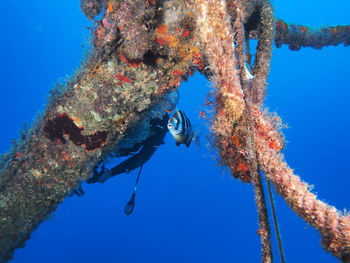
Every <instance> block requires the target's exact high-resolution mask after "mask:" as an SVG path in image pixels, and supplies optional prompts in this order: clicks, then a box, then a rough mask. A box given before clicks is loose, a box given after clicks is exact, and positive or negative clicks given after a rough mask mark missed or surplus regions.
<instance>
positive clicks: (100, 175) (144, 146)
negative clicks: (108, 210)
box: [87, 114, 169, 215]
mask: <svg viewBox="0 0 350 263" xmlns="http://www.w3.org/2000/svg"><path fill="white" fill-rule="evenodd" d="M168 120H169V115H168V114H164V115H163V117H162V118H160V119H158V118H154V119H152V120H151V121H150V135H149V136H148V137H147V138H146V139H145V140H143V141H142V142H140V143H137V144H135V145H134V146H133V147H131V148H129V149H120V152H121V156H127V155H130V154H132V156H131V157H129V158H128V159H126V160H125V161H123V162H121V163H119V164H118V165H116V166H114V167H113V168H110V169H107V168H105V166H104V164H102V166H101V170H100V171H98V169H97V168H98V167H96V168H95V169H94V172H93V176H92V177H91V178H89V179H88V180H87V183H89V184H91V183H97V182H98V183H103V182H105V181H106V180H107V179H109V178H111V177H114V176H116V175H119V174H122V173H129V172H131V171H132V170H135V169H137V168H139V167H140V170H139V173H138V176H137V179H136V183H135V186H134V189H133V193H132V196H131V198H130V200H129V202H128V203H127V205H126V206H125V208H124V213H125V214H126V215H131V213H132V212H133V210H134V207H135V196H136V189H137V184H138V181H139V178H140V174H141V171H142V168H143V165H144V164H145V163H146V162H147V161H148V160H149V159H150V158H151V157H152V155H153V154H154V153H155V151H156V150H157V149H158V147H159V146H160V145H161V144H163V143H164V137H165V135H166V133H167V131H168V129H167V124H168Z"/></svg>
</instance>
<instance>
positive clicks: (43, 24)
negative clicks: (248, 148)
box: [0, 0, 350, 263]
mask: <svg viewBox="0 0 350 263" xmlns="http://www.w3.org/2000/svg"><path fill="white" fill-rule="evenodd" d="M273 4H274V6H275V13H276V16H277V17H279V18H282V19H284V20H285V21H287V22H293V23H299V24H305V25H309V26H322V25H335V24H350V20H349V16H348V13H349V8H350V2H349V1H348V0H334V1H332V2H329V1H325V0H322V1H316V0H309V1H307V2H305V1H303V0H294V1H282V0H275V1H273ZM0 10H1V13H2V15H1V17H0V20H1V22H2V25H3V27H2V34H1V41H0V52H1V63H0V65H1V70H0V83H1V95H2V96H0V100H1V103H0V110H1V112H2V114H1V115H0V122H1V124H2V125H1V127H2V129H1V140H0V152H5V151H6V150H8V148H9V147H10V141H11V138H13V137H18V131H19V129H20V128H21V127H22V124H23V123H24V122H31V121H32V120H33V119H35V117H36V114H37V113H38V112H40V111H42V110H43V109H44V107H45V103H46V99H47V94H48V91H49V89H50V88H51V87H52V86H53V84H54V83H55V82H56V81H57V79H58V78H60V77H64V76H65V75H69V74H71V73H72V72H73V71H74V70H75V69H76V68H77V66H78V65H79V63H80V61H81V59H82V56H83V54H84V47H83V46H84V44H86V43H87V42H88V36H89V30H88V29H87V27H88V26H90V25H91V23H90V22H89V21H88V20H87V19H86V18H85V17H84V15H83V14H82V13H81V11H80V9H79V1H78V0H75V1H71V0H51V1H45V2H44V1H39V0H32V1H26V0H17V1H2V3H1V5H0ZM349 58H350V48H349V47H347V48H345V47H343V46H342V45H340V46H338V47H328V48H324V49H322V50H313V49H310V48H306V49H302V50H300V51H298V52H292V51H290V50H289V49H288V48H287V47H282V48H280V49H277V48H274V50H273V59H272V67H271V73H270V76H269V80H268V82H269V85H268V91H267V94H268V95H267V99H266V105H267V106H268V108H269V109H270V110H271V111H276V112H277V113H278V114H279V115H280V116H281V118H282V120H283V121H284V123H287V124H288V126H289V127H290V128H288V129H286V130H285V131H284V133H285V136H286V140H287V143H286V147H285V149H284V154H285V156H286V160H287V162H288V163H289V165H290V166H291V167H292V168H293V169H295V173H296V174H298V175H300V176H301V178H302V179H303V180H305V181H307V182H308V183H310V184H312V185H314V190H313V191H314V192H315V193H317V194H318V196H319V198H320V199H321V200H324V201H326V202H328V203H329V204H332V205H335V206H336V207H337V208H338V209H343V208H347V209H349V208H350V197H349V192H348V189H349V186H350V174H349V168H348V163H349V160H348V158H349V153H348V151H349V148H350V140H349V129H350V124H349V120H350V118H349V113H350V110H349V105H350V104H349V100H350V83H349V64H348V63H349ZM209 90H210V83H208V82H207V81H206V80H205V79H204V77H203V76H200V75H198V74H196V75H195V76H193V77H191V78H190V79H189V80H188V81H187V82H184V83H183V84H182V86H181V88H180V102H179V105H178V106H179V108H181V109H182V110H184V111H185V112H186V114H187V115H188V116H189V118H190V119H191V121H192V123H197V124H201V122H202V121H201V120H200V119H199V118H198V115H199V107H200V105H201V104H203V103H204V96H205V95H206V94H207V92H208V91H209ZM204 135H205V134H204ZM165 142H166V143H165V144H164V145H163V146H162V147H160V148H159V149H158V150H157V152H156V153H155V154H154V156H153V157H152V159H151V160H150V161H149V162H148V163H146V165H145V166H144V168H143V171H142V175H141V179H140V182H139V186H138V192H137V196H136V207H135V210H134V212H133V214H132V215H131V216H126V215H125V214H124V212H123V209H124V206H125V204H126V203H127V201H128V200H129V198H130V195H131V192H132V189H133V185H134V182H135V179H136V176H137V171H134V172H132V173H130V174H126V175H120V176H118V177H116V178H113V179H111V180H108V181H107V182H106V183H104V184H94V185H86V184H83V187H84V189H85V195H84V196H83V197H80V198H79V197H77V196H73V197H72V198H67V199H66V200H65V202H64V203H63V204H61V205H60V207H59V208H58V210H57V211H56V213H55V216H54V218H53V219H52V220H48V221H46V222H44V223H43V224H42V225H40V227H39V228H38V229H37V230H36V231H35V232H34V233H33V235H32V238H31V239H30V240H29V241H27V244H26V246H25V247H24V248H23V249H18V250H17V251H16V252H15V258H14V260H13V261H12V262H14V263H21V262H36V263H40V262H74V263H77V262H152V263H157V262H169V263H170V262H259V261H260V257H261V255H260V240H259V237H258V235H257V234H256V231H257V229H258V219H257V212H256V206H255V202H254V192H253V188H252V186H251V185H246V184H242V183H241V182H239V181H238V180H235V179H231V178H230V176H229V175H228V174H227V173H225V172H224V170H223V169H221V168H220V167H218V166H217V164H216V161H215V158H213V156H212V155H213V154H212V153H211V152H210V151H209V150H208V149H207V148H206V147H202V149H201V150H200V151H199V150H197V149H196V148H195V147H193V146H192V147H190V148H189V149H187V148H185V147H183V146H182V147H176V146H175V143H174V141H173V139H172V138H171V136H170V135H169V134H168V135H167V137H166V140H165ZM202 144H203V145H205V144H206V139H205V136H203V138H202ZM275 199H276V206H277V212H278V218H279V223H280V231H281V234H282V238H283V242H284V249H285V255H286V258H287V261H288V262H310V261H312V262H338V261H337V260H336V259H335V258H334V257H332V256H331V255H330V254H327V253H325V252H324V251H323V249H322V248H321V245H320V235H319V234H318V233H317V231H316V230H314V229H313V228H312V227H310V226H309V225H307V224H306V223H305V222H304V221H303V220H302V219H300V218H299V217H297V216H296V215H295V214H294V213H293V212H292V211H291V209H290V208H289V207H288V206H287V205H286V203H285V202H284V200H283V199H282V198H280V197H279V196H276V198H275ZM273 246H274V253H275V261H274V262H279V256H278V251H277V244H276V240H275V238H274V236H273Z"/></svg>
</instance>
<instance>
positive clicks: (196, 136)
mask: <svg viewBox="0 0 350 263" xmlns="http://www.w3.org/2000/svg"><path fill="white" fill-rule="evenodd" d="M200 137H201V130H200V129H198V130H196V131H194V134H193V142H194V144H195V145H196V146H197V148H198V150H200V149H201V141H200V139H199V138H200Z"/></svg>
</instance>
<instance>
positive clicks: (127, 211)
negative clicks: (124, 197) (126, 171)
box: [124, 164, 143, 216]
mask: <svg viewBox="0 0 350 263" xmlns="http://www.w3.org/2000/svg"><path fill="white" fill-rule="evenodd" d="M142 168H143V164H142V165H141V167H140V170H139V173H138V175H137V178H136V183H135V186H134V191H133V192H132V195H131V198H130V200H129V202H128V203H127V204H126V206H125V207H124V213H125V214H126V215H127V216H129V215H131V214H132V211H134V207H135V196H136V189H137V184H138V183H139V179H140V174H141V171H142Z"/></svg>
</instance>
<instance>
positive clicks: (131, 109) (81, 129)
mask: <svg viewBox="0 0 350 263" xmlns="http://www.w3.org/2000/svg"><path fill="white" fill-rule="evenodd" d="M81 9H82V11H83V12H84V13H85V15H86V16H87V17H88V18H89V19H90V20H92V21H94V26H93V28H92V38H91V44H92V48H91V51H90V53H89V56H88V57H87V59H86V60H85V61H84V62H83V64H82V65H81V67H80V69H79V70H78V71H77V72H76V73H75V74H74V75H73V76H72V77H71V78H70V79H69V80H68V81H67V83H66V84H65V87H64V89H63V90H61V89H60V90H54V91H53V92H52V94H53V95H52V97H51V99H50V101H49V104H48V105H47V107H46V110H45V112H44V113H43V115H42V116H40V117H39V118H38V120H37V121H36V122H35V123H34V124H33V125H32V127H31V128H30V129H29V130H28V131H24V132H23V135H22V138H21V140H20V141H18V142H17V143H16V144H15V145H14V146H13V148H12V149H11V150H10V151H9V152H8V153H5V154H3V155H2V159H1V162H0V169H1V170H0V218H1V225H0V262H5V261H7V260H9V259H11V257H12V255H13V251H14V250H15V249H16V248H18V247H23V246H24V244H25V241H26V240H27V239H29V238H30V235H31V233H32V231H34V230H35V229H36V228H37V227H38V225H39V224H40V223H41V222H42V221H43V220H44V219H45V218H46V217H47V215H48V214H50V213H51V212H52V211H54V210H55V209H56V208H57V206H58V205H59V204H60V203H61V202H62V201H63V200H64V198H65V197H66V196H68V195H69V194H70V193H71V192H72V191H73V190H74V189H75V188H76V187H77V186H78V185H79V184H80V183H81V182H82V181H83V180H87V179H88V178H91V176H92V173H93V169H94V167H96V165H97V164H98V163H99V162H101V160H103V158H105V157H106V156H107V155H108V154H109V153H111V152H113V151H114V152H115V151H116V146H118V143H120V142H123V138H130V136H129V137H127V136H128V132H131V131H133V130H134V129H133V128H135V127H137V125H140V123H142V125H144V126H145V127H147V124H146V123H145V122H147V121H150V120H151V119H152V118H154V116H153V115H152V109H154V108H155V107H159V105H161V103H162V102H164V96H165V95H167V94H171V93H172V92H173V91H175V90H177V88H178V87H179V86H180V83H181V81H182V80H184V79H186V78H187V76H188V75H192V74H193V73H194V71H195V70H198V71H200V72H201V73H204V74H205V75H206V76H207V77H208V78H209V79H210V80H211V81H212V82H213V83H214V85H215V89H214V92H213V94H212V100H208V101H207V102H206V103H205V104H206V105H207V106H210V107H212V113H213V114H212V115H213V116H212V119H211V130H212V133H213V136H212V143H213V145H214V146H215V147H216V149H217V151H218V154H219V156H220V157H221V161H222V163H223V164H224V165H226V166H228V168H229V169H230V171H231V174H232V176H233V177H235V178H239V179H241V180H242V181H243V182H252V183H253V185H254V188H255V191H256V202H257V206H258V212H259V223H260V229H259V231H258V233H259V235H260V237H261V240H262V248H263V257H262V258H263V262H271V260H272V253H271V244H270V232H269V224H268V220H267V213H266V207H265V203H264V202H263V199H264V196H263V191H262V187H261V177H260V171H262V172H263V173H264V174H265V177H266V178H267V180H270V181H271V182H272V183H273V184H274V186H275V188H276V190H277V192H278V193H279V194H280V195H281V196H282V197H283V198H284V199H285V200H286V202H287V203H288V204H289V205H290V207H291V208H292V209H293V210H294V211H295V212H296V213H297V214H298V215H300V216H301V217H302V218H303V219H304V220H306V221H307V222H308V223H310V224H311V225H312V226H314V227H315V228H316V229H318V230H319V231H320V233H321V235H322V240H323V241H322V245H323V247H324V248H325V250H326V251H330V252H331V253H332V254H333V255H335V256H336V257H338V258H339V259H341V260H343V261H349V260H350V216H349V215H346V214H345V215H344V214H342V213H341V212H339V211H338V210H336V209H335V208H334V207H332V206H329V205H326V204H325V203H323V202H321V201H320V200H318V199H317V198H316V195H314V194H312V193H311V192H310V189H309V186H308V185H307V184H306V183H304V182H302V181H301V180H300V178H299V177H297V176H296V175H294V173H293V171H292V170H291V169H290V168H289V167H288V165H287V163H286V162H285V160H284V157H283V155H282V153H281V150H282V148H283V136H282V134H281V131H280V128H281V127H282V124H281V122H280V119H279V118H278V116H277V115H274V114H271V113H268V112H266V111H264V110H263V108H262V105H263V101H264V96H265V87H266V79H267V76H268V73H269V65H270V59H271V50H272V44H273V41H274V40H275V43H276V45H277V46H280V45H282V44H288V45H289V46H290V48H291V49H293V50H297V49H300V48H301V47H305V46H310V47H315V48H321V47H322V46H325V45H330V44H331V45H337V44H340V43H343V44H344V45H348V44H349V43H350V33H349V32H350V30H349V29H350V27H349V26H337V27H329V28H326V29H324V30H320V31H315V30H312V29H310V28H307V27H303V26H295V25H288V24H286V23H285V22H283V21H282V20H278V21H277V22H275V18H274V14H273V8H272V5H271V3H270V2H269V1H268V0H241V1H240V0H227V1H224V0H218V1H210V0H168V1H160V0H110V1H107V0H81ZM101 12H103V14H102V17H101V19H99V20H98V19H96V16H97V15H98V14H100V13H101ZM274 28H276V30H275V29H274ZM249 38H258V46H257V50H256V59H255V63H254V65H251V54H250V50H249ZM245 50H247V51H246V52H245ZM249 71H251V72H252V75H253V77H252V76H250V73H249ZM151 115H152V116H151ZM202 116H205V117H208V116H209V114H207V115H206V114H205V113H203V112H202ZM145 136H147V135H144V137H145ZM141 137H142V136H141ZM142 138H143V137H142ZM124 142H125V140H124ZM133 143H135V142H130V144H131V145H132V144H133ZM119 145H121V144H119Z"/></svg>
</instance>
